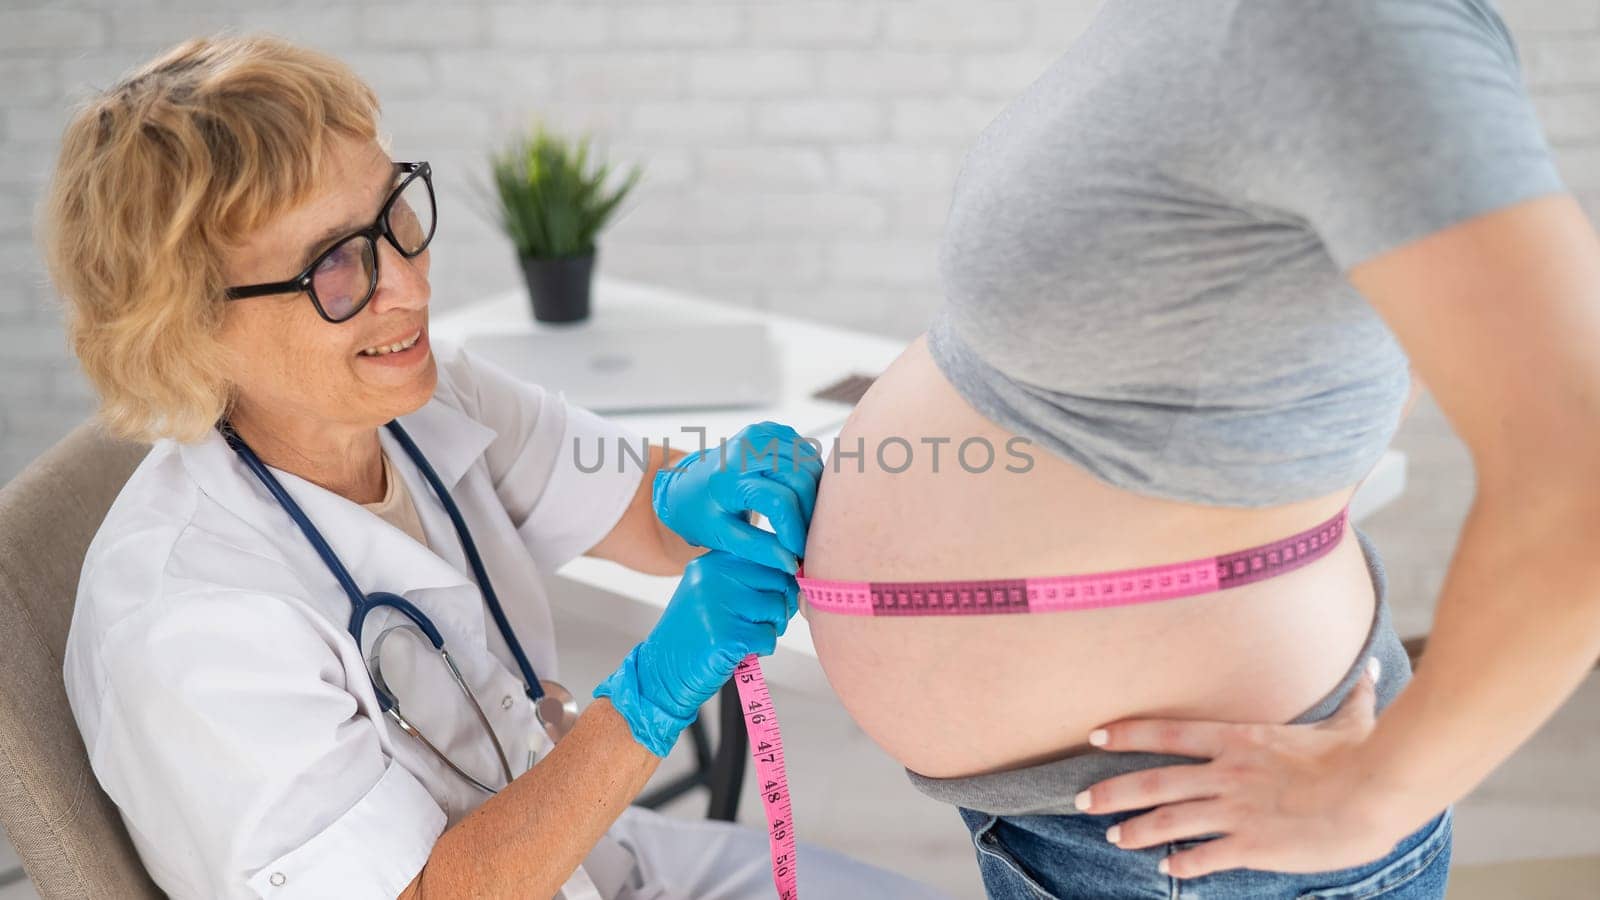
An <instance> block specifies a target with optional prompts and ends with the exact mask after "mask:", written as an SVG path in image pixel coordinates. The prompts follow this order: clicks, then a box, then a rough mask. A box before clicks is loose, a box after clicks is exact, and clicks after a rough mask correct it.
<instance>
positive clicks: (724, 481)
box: [651, 422, 822, 573]
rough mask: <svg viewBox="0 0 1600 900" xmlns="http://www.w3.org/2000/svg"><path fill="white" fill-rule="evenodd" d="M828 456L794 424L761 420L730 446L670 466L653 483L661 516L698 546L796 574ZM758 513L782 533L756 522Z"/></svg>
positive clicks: (701, 452)
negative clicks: (751, 515)
mask: <svg viewBox="0 0 1600 900" xmlns="http://www.w3.org/2000/svg"><path fill="white" fill-rule="evenodd" d="M821 477H822V459H821V454H820V453H819V452H815V450H814V447H813V445H811V444H810V443H808V442H807V441H806V440H805V439H804V438H802V437H801V436H800V435H799V434H798V433H796V432H795V430H794V429H793V428H790V427H789V426H787V425H780V424H778V423H776V422H759V423H757V424H755V425H749V426H746V427H745V428H742V429H740V430H739V433H738V434H736V435H734V436H733V438H732V439H731V440H729V441H728V442H727V444H726V446H725V447H723V446H716V447H707V448H705V449H703V450H699V451H696V452H695V453H691V454H689V455H688V456H686V457H684V458H683V459H680V460H678V461H677V462H676V464H674V465H670V466H663V467H662V468H661V471H659V472H657V473H656V477H655V481H654V482H653V484H652V486H651V502H652V505H653V506H654V507H655V511H656V516H657V517H658V518H659V519H661V521H662V522H663V523H665V524H666V525H667V527H668V528H671V529H672V530H673V531H674V532H676V533H677V534H678V536H679V537H681V538H683V539H684V540H686V541H688V542H689V543H691V544H694V545H695V546H698V547H709V548H710V549H712V550H723V551H726V552H728V553H731V554H733V555H734V556H739V557H742V558H744V559H747V560H749V561H751V562H755V563H760V564H762V565H766V566H771V567H773V568H776V569H782V570H783V571H785V572H790V573H792V572H795V571H796V570H797V568H798V563H797V561H798V560H799V559H800V558H802V557H804V556H805V546H806V529H807V527H808V526H809V524H810V522H811V513H812V510H813V509H815V508H816V504H817V482H818V480H820V479H821ZM750 512H758V513H760V514H762V515H764V516H766V517H767V520H768V521H769V522H771V523H772V527H773V530H774V531H775V532H776V534H770V533H768V532H766V531H764V530H762V529H760V528H757V527H756V526H754V525H752V524H750V521H749V520H748V519H747V518H746V516H747V514H748V513H750Z"/></svg>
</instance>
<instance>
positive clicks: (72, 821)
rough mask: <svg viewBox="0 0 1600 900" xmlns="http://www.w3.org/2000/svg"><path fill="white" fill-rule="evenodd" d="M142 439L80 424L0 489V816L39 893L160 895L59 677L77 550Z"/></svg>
mask: <svg viewBox="0 0 1600 900" xmlns="http://www.w3.org/2000/svg"><path fill="white" fill-rule="evenodd" d="M148 449H149V448H148V447H145V446H142V445H138V444H131V443H127V442H124V441H118V440H114V439H112V438H109V437H107V436H106V435H105V434H104V433H102V432H101V431H100V430H99V429H98V428H97V427H95V426H94V425H92V424H84V425H81V426H79V427H78V428H77V429H76V430H74V431H73V432H72V433H71V434H69V435H67V436H66V437H65V438H63V439H62V440H61V442H60V443H58V444H56V445H55V446H54V447H52V448H51V449H50V450H49V451H47V452H46V453H45V454H44V455H43V456H41V457H39V458H38V459H37V460H35V461H34V462H33V463H32V464H31V465H29V466H28V467H27V469H25V470H24V471H23V472H22V474H20V475H18V476H17V477H16V479H14V480H13V481H12V482H11V483H9V484H7V485H5V487H4V488H0V642H3V646H0V825H4V826H5V831H6V834H7V835H8V836H9V837H10V839H11V843H12V844H13V845H14V846H15V847H16V848H17V853H18V854H19V855H20V856H21V857H22V863H23V866H24V867H25V868H26V869H27V870H28V874H29V875H30V876H31V877H32V878H33V882H34V886H35V887H36V888H37V889H38V891H39V894H40V895H41V896H42V897H45V898H57V897H63V898H67V897H71V898H78V897H81V898H95V900H98V898H102V897H117V898H135V900H137V898H145V897H161V896H162V894H161V892H160V891H158V890H157V889H156V886H155V885H154V883H152V882H151V880H150V876H149V875H147V874H146V873H145V870H144V867H143V866H142V865H141V864H140V862H139V857H138V855H137V854H136V853H135V852H134V849H133V844H132V843H131V842H130V841H129V840H128V834H127V832H126V830H124V828H123V826H122V819H121V818H120V817H119V816H118V815H117V810H116V807H115V806H114V805H113V804H112V803H111V800H110V798H108V797H107V796H106V795H105V793H104V792H103V791H101V790H100V785H99V784H98V782H96V781H95V777H94V773H93V772H91V771H90V770H89V759H88V755H87V754H86V753H85V752H84V748H83V740H82V738H80V737H79V735H78V726H77V724H76V723H75V722H74V721H73V719H72V711H71V710H70V709H69V708H68V707H67V696H66V689H65V688H64V687H63V685H62V682H61V655H62V652H63V649H64V648H65V646H66V642H67V626H68V625H69V624H70V623H71V622H72V604H73V601H74V599H75V597H76V596H77V588H78V570H79V569H80V568H81V566H82V564H83V556H84V552H85V551H86V550H87V549H88V546H89V540H90V539H91V538H93V537H94V533H95V531H97V530H98V529H99V528H100V522H101V520H102V519H104V518H105V514H106V510H107V509H108V508H110V506H111V501H112V500H114V499H115V498H116V496H117V492H118V491H120V490H121V489H122V485H123V483H124V482H125V481H127V479H128V475H129V474H131V473H132V472H133V470H134V468H135V467H136V466H137V465H138V463H139V460H140V459H142V458H143V457H144V455H145V452H146V451H147V450H148Z"/></svg>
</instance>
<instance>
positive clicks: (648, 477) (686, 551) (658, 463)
mask: <svg viewBox="0 0 1600 900" xmlns="http://www.w3.org/2000/svg"><path fill="white" fill-rule="evenodd" d="M688 455H689V454H687V453H685V452H684V451H682V450H668V449H666V448H664V447H658V446H656V445H654V444H652V445H650V469H649V471H647V472H645V474H644V480H645V484H650V483H652V482H654V481H655V478H656V473H657V472H659V471H661V469H662V467H663V466H668V465H672V464H674V463H676V462H677V461H678V460H681V459H683V458H684V457H685V456H688ZM652 519H653V521H654V522H655V528H656V537H657V539H658V540H660V542H661V553H662V556H663V557H665V558H666V559H667V560H670V562H671V565H672V570H673V572H681V571H683V567H684V565H685V564H687V563H688V562H689V560H691V559H694V558H695V557H696V556H699V555H700V554H702V553H704V552H705V548H703V547H696V546H695V545H693V544H691V543H689V542H688V541H685V540H684V539H683V538H681V537H679V536H678V533H677V532H675V531H673V530H672V529H671V528H668V527H667V525H666V523H665V522H662V521H661V520H660V519H659V518H655V517H654V516H652Z"/></svg>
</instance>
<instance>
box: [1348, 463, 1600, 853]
mask: <svg viewBox="0 0 1600 900" xmlns="http://www.w3.org/2000/svg"><path fill="white" fill-rule="evenodd" d="M1585 490H1586V488H1584V487H1579V486H1578V485H1577V484H1574V485H1573V486H1570V487H1568V488H1566V489H1565V490H1564V492H1563V491H1562V490H1561V489H1559V488H1558V489H1556V490H1552V491H1549V492H1546V493H1544V494H1542V495H1541V494H1540V493H1539V492H1537V491H1535V490H1534V489H1532V488H1527V489H1523V490H1519V491H1514V490H1512V489H1510V488H1509V487H1507V488H1503V489H1501V490H1499V491H1495V492H1493V493H1490V494H1486V493H1485V492H1483V491H1480V496H1479V499H1478V500H1476V501H1475V502H1474V504H1473V507H1472V510H1471V512H1470V514H1469V515H1468V517H1467V521H1466V523H1465V525H1464V527H1463V529H1462V532H1461V537H1460V540H1459V542H1458V544H1457V547H1456V552H1455V555H1454V558H1453V561H1452V564H1451V567H1450V570H1449V572H1448V573H1447V575H1446V580H1445V584H1444V587H1443V590H1442V592H1441V594H1440V599H1439V604H1438V608H1437V611H1436V613H1435V618H1434V624H1433V629H1432V632H1431V634H1430V635H1429V637H1428V642H1427V649H1426V652H1425V654H1424V656H1423V658H1422V659H1421V660H1420V661H1419V663H1418V666H1417V671H1416V676H1415V678H1414V679H1413V680H1412V682H1411V683H1410V684H1409V685H1408V686H1407V687H1406V689H1405V690H1404V691H1402V692H1401V693H1400V695H1399V696H1398V697H1397V698H1396V699H1395V701H1394V703H1393V704H1391V705H1390V706H1389V707H1388V708H1387V709H1385V711H1384V713H1383V714H1382V715H1381V716H1380V717H1379V719H1378V723H1377V726H1376V727H1375V729H1374V731H1373V733H1372V734H1371V735H1370V737H1369V738H1368V739H1367V740H1366V741H1364V742H1363V743H1362V744H1361V745H1359V747H1358V748H1357V749H1355V750H1354V751H1353V752H1352V758H1351V759H1350V760H1349V762H1350V763H1351V765H1350V767H1349V769H1348V770H1347V771H1348V772H1349V773H1350V774H1351V777H1352V778H1353V779H1354V780H1355V782H1356V784H1355V790H1356V792H1357V795H1358V796H1361V797H1364V798H1369V800H1370V802H1371V803H1372V804H1373V805H1374V813H1373V814H1374V816H1375V817H1376V819H1377V820H1379V821H1384V822H1387V823H1388V824H1389V825H1390V826H1391V830H1392V829H1395V828H1398V829H1401V832H1400V833H1405V831H1408V830H1409V829H1411V828H1415V827H1417V826H1418V825H1420V824H1421V823H1422V822H1424V821H1426V820H1427V819H1428V818H1429V817H1430V816H1432V815H1435V814H1437V812H1438V811H1439V810H1440V809H1442V808H1444V806H1445V805H1447V804H1449V803H1454V802H1456V801H1457V800H1459V799H1460V798H1461V797H1463V796H1465V795H1466V794H1467V793H1468V792H1470V791H1471V790H1472V789H1473V788H1474V787H1475V786H1476V785H1477V784H1478V783H1479V782H1480V781H1482V780H1483V778H1484V777H1485V776H1487V775H1488V774H1489V773H1490V772H1491V771H1492V770H1493V769H1494V768H1495V767H1496V766H1498V765H1499V764H1500V763H1501V762H1503V761H1504V760H1505V759H1506V758H1507V757H1509V756H1510V755H1511V754H1512V753H1513V752H1514V751H1515V750H1516V749H1517V747H1518V746H1520V745H1521V744H1522V743H1523V742H1524V741H1525V740H1527V738H1528V737H1529V736H1530V735H1532V734H1533V733H1534V732H1535V731H1536V730H1537V729H1538V728H1539V726H1540V725H1542V724H1543V723H1544V722H1545V721H1546V720H1548V719H1549V718H1550V716H1551V715H1552V714H1553V713H1554V712H1555V710H1556V709H1557V708H1558V707H1560V705H1561V704H1562V703H1563V702H1564V701H1565V700H1566V699H1567V698H1568V697H1569V696H1570V695H1571V694H1572V692H1573V691H1574V690H1575V689H1576V688H1577V686H1578V684H1579V682H1580V681H1581V680H1582V679H1583V678H1584V676H1585V675H1586V674H1587V673H1588V672H1589V671H1590V669H1592V668H1593V666H1594V663H1595V658H1596V656H1597V655H1600V563H1596V562H1594V560H1595V559H1596V554H1595V547H1596V546H1597V541H1600V518H1597V516H1596V514H1595V512H1594V510H1595V509H1596V504H1595V503H1594V502H1593V501H1592V500H1590V499H1588V498H1587V497H1585V496H1584V491H1585ZM1563 493H1564V496H1562V494H1563ZM1541 496H1542V497H1543V498H1544V499H1541Z"/></svg>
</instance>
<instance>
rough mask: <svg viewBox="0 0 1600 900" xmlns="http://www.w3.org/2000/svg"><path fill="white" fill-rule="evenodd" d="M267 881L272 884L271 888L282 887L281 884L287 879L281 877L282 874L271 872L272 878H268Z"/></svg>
mask: <svg viewBox="0 0 1600 900" xmlns="http://www.w3.org/2000/svg"><path fill="white" fill-rule="evenodd" d="M267 880H268V881H270V882H272V886H273V887H283V883H284V882H285V881H288V880H289V879H287V878H285V877H283V873H282V872H273V873H272V877H271V878H268V879H267Z"/></svg>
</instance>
